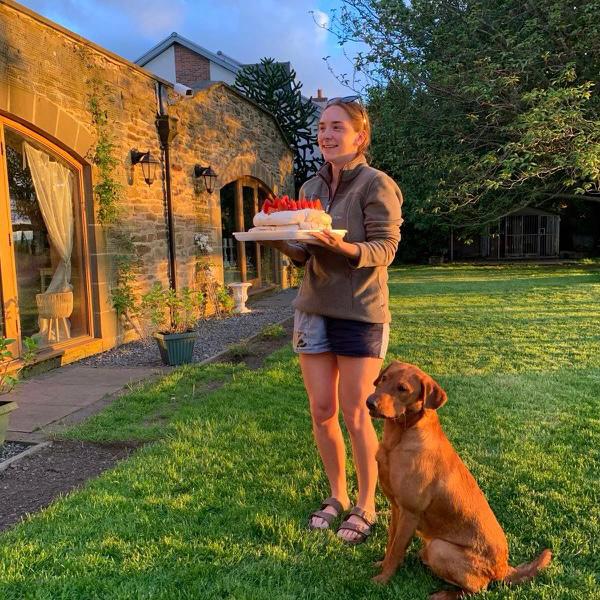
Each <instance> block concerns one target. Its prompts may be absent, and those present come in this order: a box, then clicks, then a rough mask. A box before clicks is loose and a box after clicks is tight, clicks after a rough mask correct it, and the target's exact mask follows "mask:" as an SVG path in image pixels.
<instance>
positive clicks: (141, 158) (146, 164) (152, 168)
mask: <svg viewBox="0 0 600 600" xmlns="http://www.w3.org/2000/svg"><path fill="white" fill-rule="evenodd" d="M130 155H131V164H132V165H137V164H138V163H140V164H141V165H142V174H143V175H144V181H145V182H146V183H147V184H148V185H152V182H153V181H154V179H155V178H156V167H157V166H158V165H159V164H160V161H158V160H156V158H154V157H153V156H152V154H150V150H148V152H139V151H138V150H136V149H135V148H134V149H133V150H131V152H130Z"/></svg>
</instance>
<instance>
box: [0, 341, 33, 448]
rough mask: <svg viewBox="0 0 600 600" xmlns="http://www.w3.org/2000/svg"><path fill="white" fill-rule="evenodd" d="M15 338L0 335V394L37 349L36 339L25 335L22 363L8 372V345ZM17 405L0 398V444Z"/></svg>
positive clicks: (11, 355) (2, 442)
mask: <svg viewBox="0 0 600 600" xmlns="http://www.w3.org/2000/svg"><path fill="white" fill-rule="evenodd" d="M14 341H15V340H11V339H10V338H5V337H2V336H0V364H1V366H0V396H4V395H5V394H8V393H9V392H10V391H11V390H12V389H13V388H14V387H15V384H16V383H17V381H18V375H19V372H20V371H21V370H22V369H23V367H25V366H27V365H29V364H31V363H32V362H33V358H34V356H35V352H36V350H37V341H36V340H34V339H33V338H30V337H26V338H24V340H23V345H24V347H25V352H24V354H23V364H22V366H21V367H20V368H18V369H17V370H15V371H11V372H10V373H9V372H8V368H9V366H10V364H11V361H12V359H13V354H12V352H11V351H10V345H11V344H12V343H14ZM17 407H18V405H17V403H16V402H14V401H12V400H2V399H0V446H1V445H2V444H4V441H5V440H6V431H7V429H8V420H9V418H10V413H11V412H12V411H13V410H15V409H16V408H17Z"/></svg>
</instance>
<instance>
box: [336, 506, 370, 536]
mask: <svg viewBox="0 0 600 600" xmlns="http://www.w3.org/2000/svg"><path fill="white" fill-rule="evenodd" d="M353 515H354V516H355V517H358V518H359V519H360V520H361V521H362V522H363V523H364V524H365V526H364V527H363V526H362V524H361V525H358V524H356V523H351V522H349V521H348V519H349V518H350V517H351V516H353ZM376 522H377V519H373V521H370V520H369V519H367V511H366V510H363V509H362V508H360V507H358V506H355V507H354V508H352V510H351V511H350V512H349V513H348V514H347V515H346V518H345V519H344V520H343V521H342V524H341V525H340V527H339V529H338V530H337V532H338V533H340V531H352V532H354V533H358V536H359V537H357V538H356V539H354V540H345V539H344V538H342V537H340V536H339V535H338V537H339V538H340V540H341V541H342V542H344V543H345V544H349V545H350V546H358V544H362V543H364V542H366V541H367V538H368V537H369V536H370V535H371V533H372V531H373V527H374V525H375V523H376Z"/></svg>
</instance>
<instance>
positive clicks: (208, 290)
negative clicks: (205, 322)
mask: <svg viewBox="0 0 600 600" xmlns="http://www.w3.org/2000/svg"><path fill="white" fill-rule="evenodd" d="M209 241H210V238H209V236H208V235H207V234H206V233H196V234H195V235H194V245H195V246H196V285H197V286H198V288H199V289H200V290H202V292H203V294H204V300H205V302H204V313H205V314H204V316H206V312H207V310H208V308H209V307H210V308H211V309H212V310H213V311H214V314H215V315H216V316H217V317H222V316H224V315H228V314H229V313H231V312H232V311H233V306H234V302H233V298H232V297H231V294H230V293H229V290H228V289H227V288H226V287H225V286H224V285H222V284H220V283H219V282H218V281H217V279H216V277H215V275H214V272H213V265H212V262H211V259H210V255H211V254H212V252H213V248H212V246H211V245H210V244H209Z"/></svg>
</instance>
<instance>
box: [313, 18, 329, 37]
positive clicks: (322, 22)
mask: <svg viewBox="0 0 600 600" xmlns="http://www.w3.org/2000/svg"><path fill="white" fill-rule="evenodd" d="M313 17H314V22H315V25H314V31H315V35H316V38H317V41H318V42H320V43H321V44H324V43H325V41H326V40H327V36H328V35H330V34H329V32H328V31H327V27H329V15H328V14H327V13H324V12H323V11H321V10H315V11H314V12H313Z"/></svg>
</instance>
